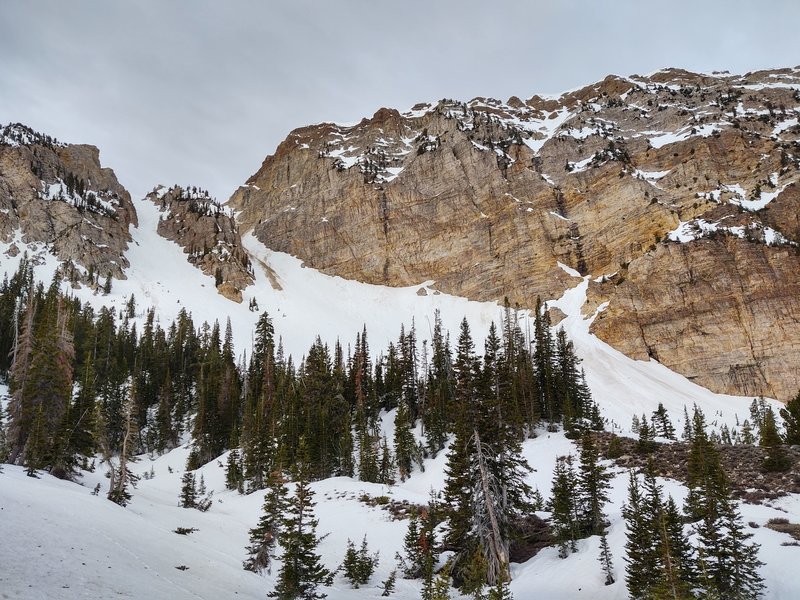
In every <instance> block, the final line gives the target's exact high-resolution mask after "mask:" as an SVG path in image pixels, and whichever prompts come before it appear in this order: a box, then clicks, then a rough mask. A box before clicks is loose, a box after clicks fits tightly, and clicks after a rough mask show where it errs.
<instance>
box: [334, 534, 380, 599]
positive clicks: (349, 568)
mask: <svg viewBox="0 0 800 600" xmlns="http://www.w3.org/2000/svg"><path fill="white" fill-rule="evenodd" d="M377 566H378V553H377V552H376V553H375V554H370V553H369V547H368V546H367V536H364V539H363V540H362V541H361V547H360V548H359V549H358V550H356V547H355V545H354V544H353V542H352V541H351V540H350V539H348V540H347V551H346V552H345V555H344V562H343V563H342V571H344V576H345V577H346V578H347V579H348V580H349V581H350V585H352V586H353V587H354V588H359V587H361V586H362V585H365V584H366V583H367V582H368V581H369V579H370V577H372V574H373V573H374V572H375V567H377Z"/></svg>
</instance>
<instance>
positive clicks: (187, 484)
mask: <svg viewBox="0 0 800 600" xmlns="http://www.w3.org/2000/svg"><path fill="white" fill-rule="evenodd" d="M196 506H197V481H196V479H195V476H194V473H192V472H191V471H186V472H185V473H184V474H183V477H182V478H181V497H180V507H181V508H195V507H196Z"/></svg>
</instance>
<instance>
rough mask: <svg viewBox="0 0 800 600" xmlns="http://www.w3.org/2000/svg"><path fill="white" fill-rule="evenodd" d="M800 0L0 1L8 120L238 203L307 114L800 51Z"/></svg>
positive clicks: (751, 64) (141, 172)
mask: <svg viewBox="0 0 800 600" xmlns="http://www.w3.org/2000/svg"><path fill="white" fill-rule="evenodd" d="M799 25H800V2H797V0H785V1H778V0H773V1H770V0H759V1H755V0H753V1H751V2H740V1H736V0H725V1H720V2H711V1H704V0H692V1H676V0H660V1H658V2H649V1H647V0H608V1H602V0H582V1H578V0H575V1H567V0H547V1H539V0H536V1H528V2H522V1H519V2H508V1H501V0H492V1H489V0H477V1H473V0H458V1H436V0H428V1H417V0H413V1H409V0H405V1H402V0H395V1H393V2H385V1H381V0H350V1H340V2H337V1H333V0H328V1H309V0H302V1H298V0H291V1H280V2H278V1H266V0H265V1H257V0H253V1H245V0H241V1H239V0H236V1H234V0H225V1H210V0H209V1H205V0H203V1H199V0H196V1H191V2H190V1H188V0H187V1H184V2H178V1H173V0H137V1H136V2H129V1H126V2H123V1H121V0H120V1H116V0H95V1H81V0H73V1H70V2H65V1H63V0H50V1H36V0H2V1H0V123H8V122H15V121H20V122H24V123H26V124H29V125H31V126H32V127H34V128H35V129H37V130H39V131H42V132H45V133H49V134H51V135H54V136H56V137H57V138H58V139H59V140H62V141H66V142H76V143H78V142H81V143H91V144H94V145H96V146H99V148H100V152H101V160H102V162H103V164H104V165H105V166H110V167H112V168H113V169H114V170H115V171H116V173H117V176H118V177H119V179H120V181H121V182H122V184H123V185H124V186H125V187H127V188H128V189H129V190H130V191H131V193H132V194H133V196H134V198H138V197H141V196H142V195H143V194H144V193H145V192H147V191H148V190H150V189H152V187H153V186H154V185H156V184H157V183H164V184H172V183H179V184H192V185H198V186H202V187H205V188H207V189H210V190H211V192H212V193H213V194H215V195H216V196H217V197H218V198H220V199H227V198H228V196H230V194H231V193H232V192H233V191H234V189H235V188H236V187H237V186H238V185H240V184H242V183H244V181H245V180H246V179H247V178H248V177H249V176H250V175H251V174H252V173H254V172H255V171H256V169H258V167H259V165H260V164H261V161H262V160H263V159H264V157H265V156H267V155H268V154H271V153H272V152H273V151H274V149H275V147H276V145H277V144H278V143H280V141H281V140H283V139H284V138H285V137H286V135H287V134H288V133H289V131H291V130H292V129H293V128H295V127H299V126H302V125H306V124H309V123H318V122H321V121H346V122H350V121H358V120H360V119H361V118H362V117H363V116H369V115H372V114H373V113H374V112H375V110H376V109H378V108H379V107H381V106H392V107H396V108H399V109H401V110H402V109H406V108H409V107H410V106H412V105H413V104H415V103H417V102H420V101H431V100H437V99H439V98H443V97H448V98H458V99H462V100H468V99H470V98H473V97H475V96H493V97H496V98H502V99H507V98H508V97H510V96H512V95H517V96H519V97H522V98H527V97H530V96H531V95H533V94H534V93H554V92H560V91H563V90H566V89H570V88H575V87H578V86H580V85H582V84H585V83H590V82H593V81H596V80H599V79H602V78H603V77H604V76H605V75H607V74H609V73H616V74H620V75H629V74H633V73H648V72H651V71H655V70H657V69H659V68H661V67H665V66H677V67H683V68H687V69H690V70H704V71H711V70H725V69H727V70H730V71H731V72H739V73H744V72H746V71H749V70H754V69H759V68H770V67H783V66H795V65H798V64H800V35H798V26H799Z"/></svg>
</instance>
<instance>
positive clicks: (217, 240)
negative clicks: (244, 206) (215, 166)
mask: <svg viewBox="0 0 800 600" xmlns="http://www.w3.org/2000/svg"><path fill="white" fill-rule="evenodd" d="M147 199H148V200H150V201H151V202H154V203H155V204H156V206H158V208H159V210H160V211H161V213H162V214H161V215H160V217H159V221H158V234H159V235H161V236H162V237H164V238H166V239H168V240H172V241H174V242H176V243H177V244H178V245H180V246H181V247H182V248H183V251H184V252H185V253H186V254H188V255H189V256H188V260H189V262H190V263H192V264H193V265H195V266H196V267H197V268H198V269H200V270H201V271H202V272H203V273H205V274H206V275H210V276H211V277H214V281H215V285H216V287H217V290H218V291H219V293H220V294H222V295H223V296H225V297H226V298H228V299H230V300H233V301H235V302H241V301H242V290H243V289H245V288H246V287H247V286H248V285H250V284H251V283H253V270H252V266H251V264H250V259H249V257H248V255H247V252H246V251H245V250H244V248H243V247H242V240H241V237H240V236H239V228H238V226H237V225H236V221H235V219H234V218H233V214H232V213H231V211H229V210H227V209H225V208H224V207H223V206H222V205H221V204H220V203H219V202H218V201H217V200H215V199H214V198H212V197H211V196H209V194H208V192H206V191H203V190H201V189H198V188H197V187H192V188H183V187H179V186H173V187H171V188H169V189H168V188H166V187H163V186H159V187H157V188H156V189H155V190H153V191H152V192H151V193H150V194H148V195H147Z"/></svg>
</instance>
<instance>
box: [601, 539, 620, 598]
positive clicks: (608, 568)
mask: <svg viewBox="0 0 800 600" xmlns="http://www.w3.org/2000/svg"><path fill="white" fill-rule="evenodd" d="M599 560H600V565H601V566H602V568H603V575H605V585H611V584H613V583H614V581H616V580H615V579H614V565H613V564H612V562H611V549H610V548H609V547H608V538H607V537H606V534H605V533H603V535H601V536H600V559H599Z"/></svg>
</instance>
